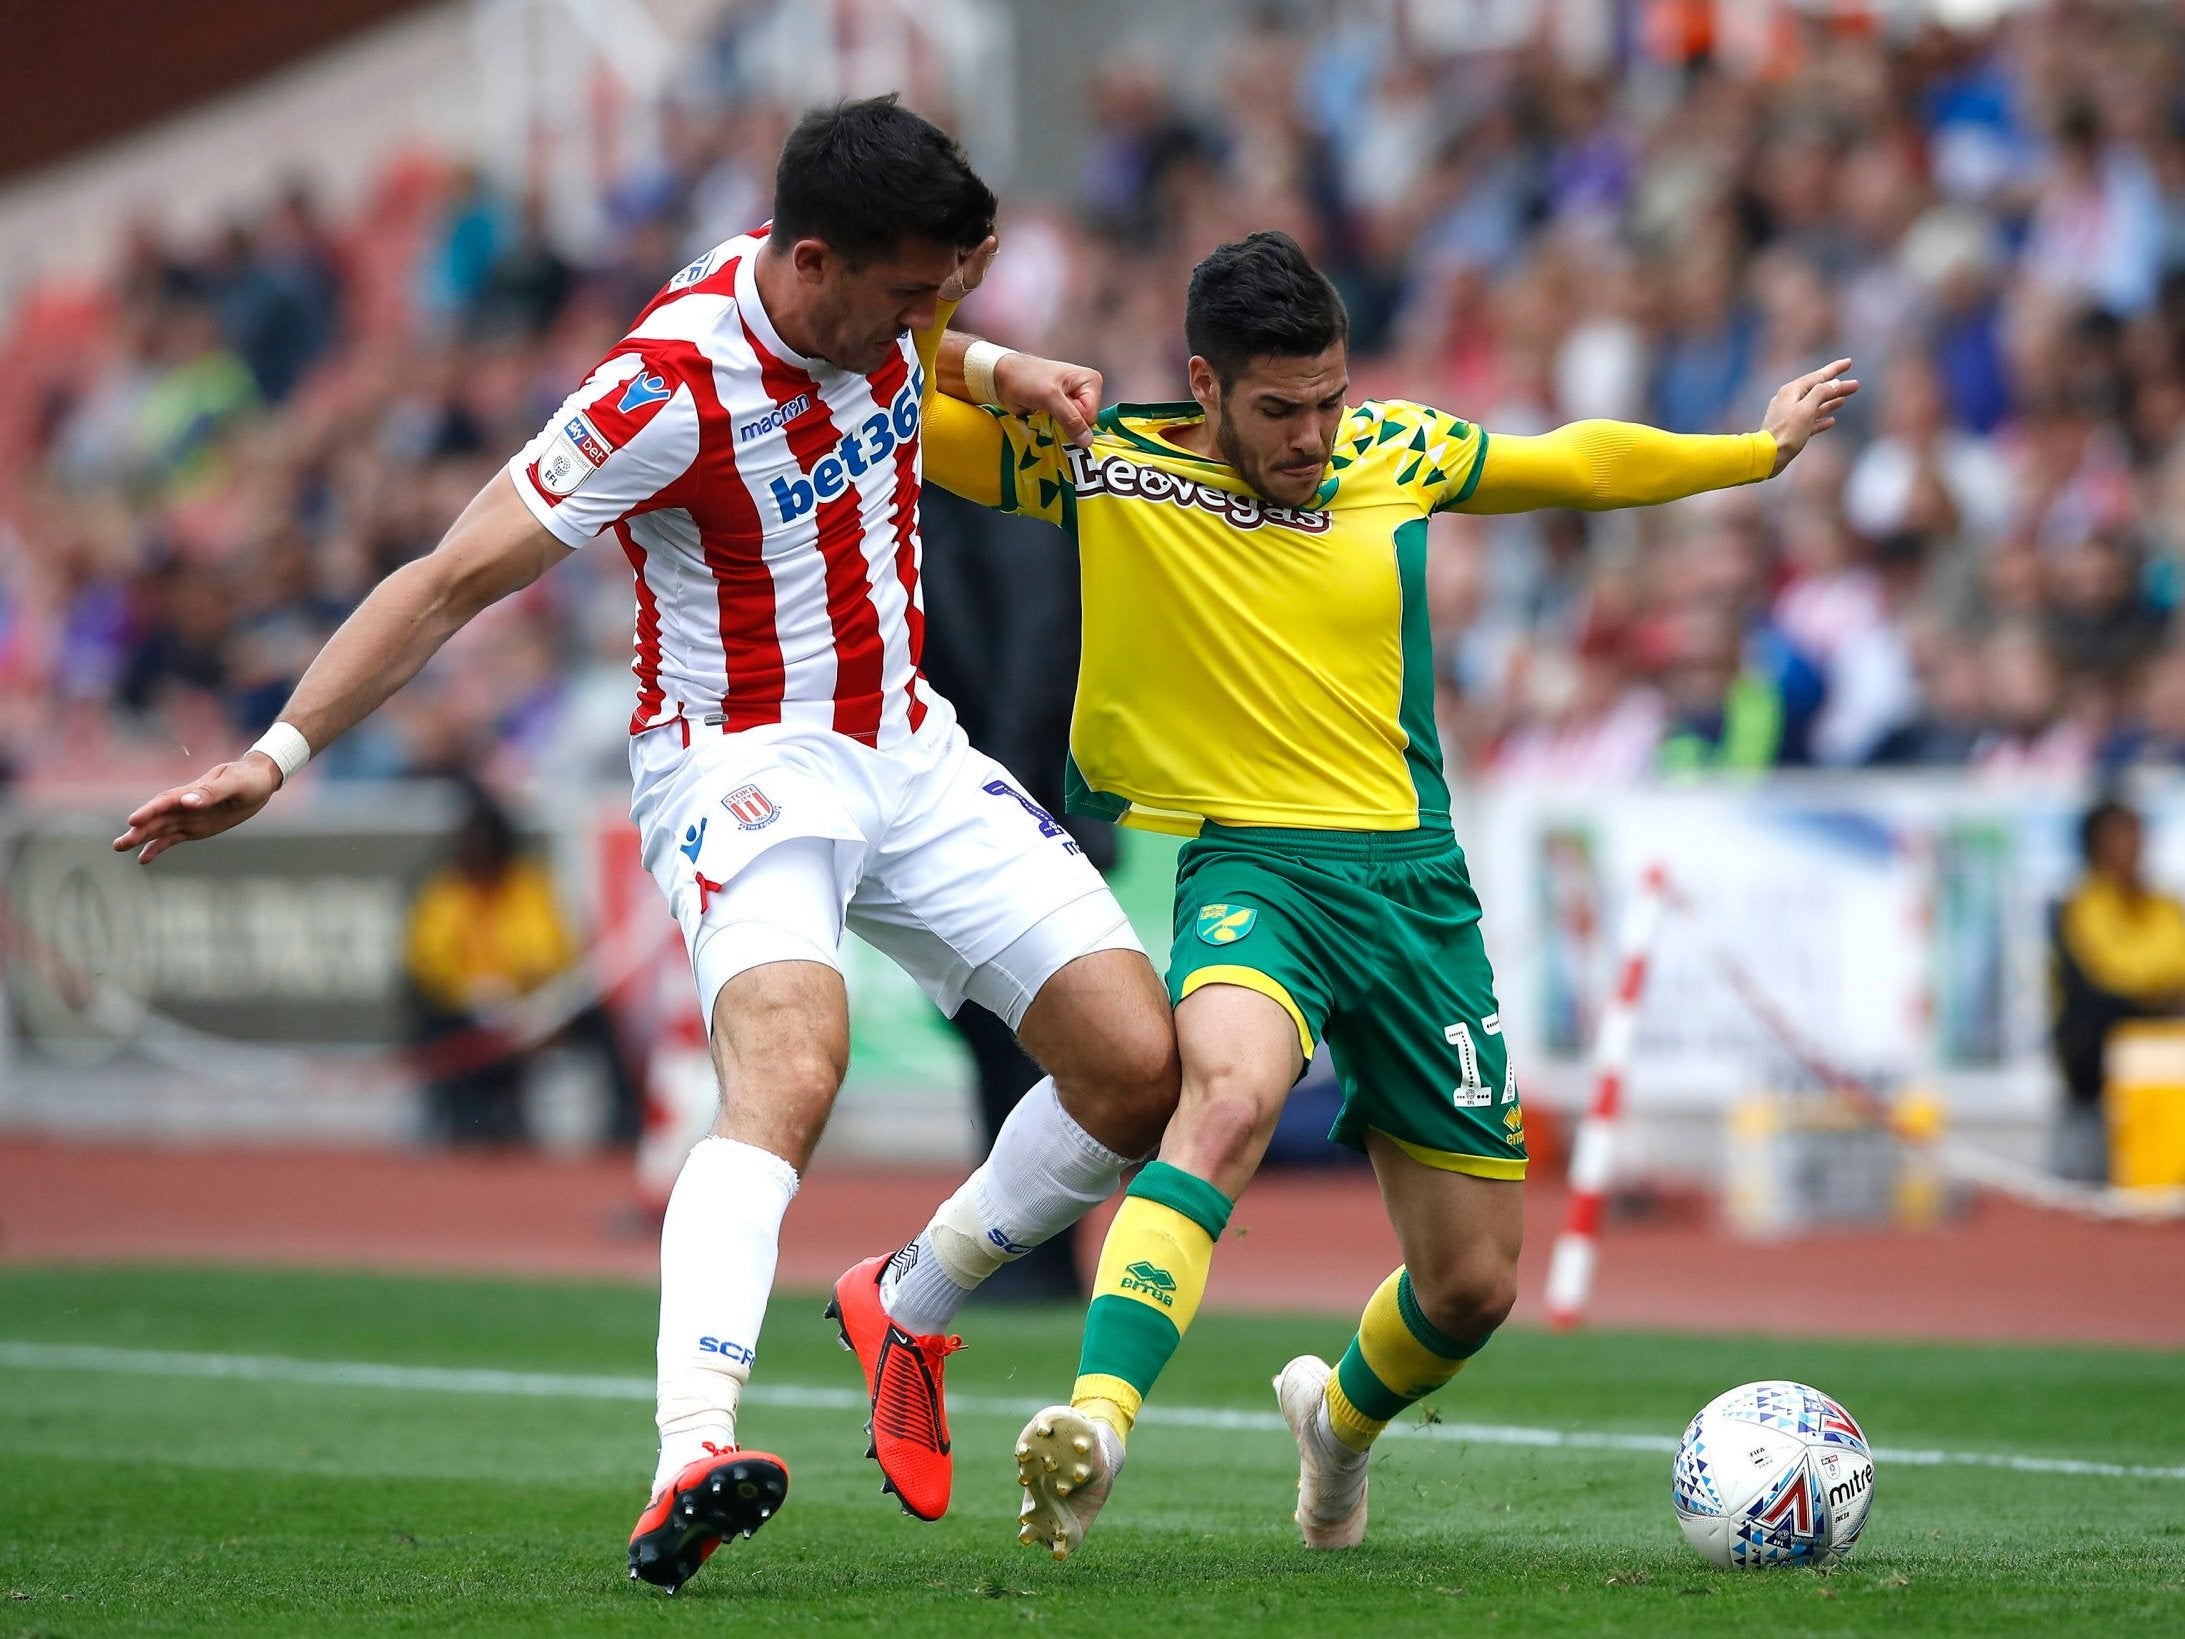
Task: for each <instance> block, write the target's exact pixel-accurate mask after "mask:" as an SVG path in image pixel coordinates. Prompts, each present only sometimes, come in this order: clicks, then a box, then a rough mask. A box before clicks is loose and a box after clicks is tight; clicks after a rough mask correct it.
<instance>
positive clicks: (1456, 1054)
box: [1168, 825, 1525, 1178]
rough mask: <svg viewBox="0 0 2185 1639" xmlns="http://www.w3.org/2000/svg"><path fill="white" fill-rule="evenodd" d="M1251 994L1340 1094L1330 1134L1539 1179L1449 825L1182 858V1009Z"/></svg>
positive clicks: (1172, 968) (1287, 836) (1454, 1164)
mask: <svg viewBox="0 0 2185 1639" xmlns="http://www.w3.org/2000/svg"><path fill="white" fill-rule="evenodd" d="M1210 984H1233V985H1242V986H1243V987H1244V988H1245V989H1247V990H1256V991H1258V992H1259V993H1260V994H1261V995H1263V996H1268V997H1271V998H1272V999H1273V1000H1275V1001H1276V1002H1279V1003H1280V1004H1281V1005H1282V1007H1283V1009H1284V1010H1285V1011H1286V1012H1287V1013H1288V1014H1289V1015H1290V1017H1291V1019H1292V1020H1294V1021H1295V1023H1296V1025H1297V1035H1298V1045H1299V1046H1300V1047H1302V1048H1303V1049H1304V1051H1305V1056H1306V1057H1307V1058H1308V1059H1309V1058H1311V1057H1312V1052H1313V1044H1314V1043H1315V1042H1316V1041H1320V1040H1322V1039H1325V1040H1326V1041H1327V1044H1328V1048H1329V1051H1330V1053H1331V1054H1332V1056H1333V1057H1334V1060H1335V1073H1336V1079H1337V1081H1338V1082H1339V1083H1340V1085H1341V1087H1342V1090H1343V1108H1342V1110H1341V1112H1340V1113H1339V1114H1338V1115H1337V1116H1336V1119H1335V1125H1334V1127H1333V1128H1331V1129H1330V1130H1329V1133H1328V1136H1329V1137H1330V1138H1331V1139H1333V1140H1334V1141H1335V1142H1336V1143H1338V1144H1344V1145H1347V1146H1349V1147H1350V1148H1352V1149H1354V1150H1362V1149H1364V1148H1365V1135H1366V1133H1367V1132H1368V1131H1369V1130H1370V1131H1376V1132H1380V1133H1384V1134H1386V1135H1387V1136H1388V1137H1389V1138H1391V1139H1393V1140H1394V1141H1395V1142H1396V1143H1397V1144H1398V1145H1399V1146H1400V1147H1401V1148H1402V1149H1404V1150H1405V1151H1406V1152H1407V1153H1408V1154H1410V1155H1412V1156H1413V1157H1415V1158H1416V1159H1418V1160H1421V1161H1424V1162H1425V1163H1426V1164H1427V1165H1429V1166H1434V1167H1441V1168H1444V1169H1446V1170H1448V1171H1451V1172H1466V1173H1471V1174H1473V1175H1474V1176H1476V1177H1481V1178H1522V1177H1524V1176H1525V1116H1524V1109H1523V1106H1522V1105H1520V1104H1519V1102H1518V1096H1517V1080H1516V1078H1515V1077H1514V1076H1513V1075H1512V1074H1511V1073H1510V1062H1509V1054H1508V1053H1507V1052H1506V1051H1505V1050H1504V1046H1503V1039H1502V1016H1501V1012H1500V1010H1499V1008H1498V1007H1497V1005H1496V1003H1495V976H1494V971H1493V969H1492V968H1491V967H1489V965H1488V962H1487V949H1486V946H1485V945H1484V944H1482V943H1481V941H1480V936H1479V896H1478V895H1477V894H1475V893H1474V892H1473V891H1472V875H1471V872H1470V871H1469V870H1467V869H1466V868H1465V863H1464V851H1463V850H1462V849H1460V848H1459V847H1458V846H1457V843H1456V839H1455V838H1454V837H1453V836H1451V835H1450V834H1449V833H1448V832H1447V831H1438V830H1421V831H1394V832H1371V831H1305V830H1290V829H1285V828H1276V827H1250V828H1246V827H1233V826H1222V827H1216V826H1213V825H1209V826H1207V827H1206V829H1205V830H1204V831H1203V832H1202V833H1201V834H1200V835H1199V836H1197V837H1195V838H1193V839H1192V840H1191V841H1190V842H1188V843H1186V844H1185V845H1184V848H1183V852H1182V853H1181V854H1180V855H1178V857H1177V862H1176V927H1175V944H1174V946H1173V947H1172V948H1171V950H1170V953H1169V959H1168V993H1169V999H1170V1000H1171V1001H1173V1002H1176V1003H1178V1004H1181V1003H1182V1001H1183V999H1184V998H1185V997H1187V996H1189V995H1190V994H1191V993H1192V992H1193V991H1194V990H1197V989H1198V988H1199V987H1200V986H1202V985H1210Z"/></svg>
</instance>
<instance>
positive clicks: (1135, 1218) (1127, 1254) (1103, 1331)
mask: <svg viewBox="0 0 2185 1639" xmlns="http://www.w3.org/2000/svg"><path fill="white" fill-rule="evenodd" d="M1229 1210H1230V1201H1229V1197H1228V1196H1226V1195H1224V1194H1222V1192H1221V1191H1220V1190H1218V1189H1216V1188H1215V1187H1214V1186H1213V1185H1212V1184H1210V1183H1208V1182H1207V1181H1206V1180H1205V1179H1204V1178H1198V1177H1194V1176H1193V1175H1192V1174H1190V1173H1188V1172H1185V1171H1183V1170H1182V1169H1181V1168H1179V1167H1172V1166H1170V1165H1169V1164H1168V1163H1167V1162H1165V1161H1153V1162H1149V1163H1148V1164H1147V1165H1146V1166H1145V1168H1144V1169H1143V1170H1142V1171H1140V1173H1139V1174H1138V1176H1137V1177H1136V1178H1135V1179H1133V1180H1132V1181H1131V1186H1130V1188H1129V1189H1128V1190H1127V1191H1125V1193H1124V1200H1123V1206H1122V1210H1121V1211H1119V1212H1117V1213H1116V1215H1115V1222H1114V1223H1113V1224H1112V1225H1110V1226H1109V1228H1108V1238H1107V1241H1106V1243H1105V1244H1104V1245H1102V1247H1101V1249H1100V1270H1099V1273H1098V1274H1097V1275H1095V1276H1094V1278H1093V1299H1092V1304H1091V1307H1090V1308H1089V1309H1087V1311H1086V1314H1085V1344H1084V1350H1083V1352H1082V1354H1081V1355H1080V1356H1079V1359H1078V1378H1077V1386H1076V1387H1075V1389H1073V1390H1072V1391H1071V1395H1070V1399H1071V1403H1072V1404H1074V1405H1078V1406H1084V1407H1086V1408H1088V1409H1089V1410H1091V1411H1092V1412H1093V1413H1094V1414H1095V1415H1098V1416H1102V1417H1104V1418H1105V1419H1106V1420H1107V1421H1109V1422H1111V1423H1114V1424H1115V1425H1116V1429H1117V1432H1118V1433H1123V1434H1127V1433H1129V1431H1130V1425H1131V1422H1132V1421H1133V1420H1134V1419H1135V1418H1136V1417H1137V1415H1138V1408H1139V1406H1140V1405H1141V1404H1143V1402H1144V1400H1145V1396H1146V1395H1147V1394H1148V1393H1149V1392H1150V1391H1151V1390H1152V1388H1153V1383H1154V1380H1155V1379H1156V1378H1158V1377H1159V1376H1160V1375H1161V1369H1162V1368H1163V1367H1164V1366H1166V1365H1167V1364H1168V1361H1169V1357H1170V1356H1171V1355H1173V1354H1174V1353H1175V1352H1176V1346H1177V1344H1179V1343H1181V1342H1182V1341H1183V1334H1184V1333H1185V1331H1186V1330H1188V1329H1189V1327H1190V1325H1191V1321H1192V1317H1193V1316H1194V1315H1196V1314H1197V1313H1198V1312H1199V1300H1200V1299H1201V1298H1202V1297H1204V1296H1205V1294H1206V1276H1207V1270H1208V1268H1209V1266H1210V1265H1211V1264H1212V1263H1213V1261H1214V1242H1215V1241H1216V1240H1218V1239H1219V1238H1220V1237H1221V1232H1222V1230H1223V1229H1225V1228H1226V1227H1227V1226H1228V1223H1229Z"/></svg>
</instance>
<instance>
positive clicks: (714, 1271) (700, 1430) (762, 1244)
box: [653, 1138, 797, 1491]
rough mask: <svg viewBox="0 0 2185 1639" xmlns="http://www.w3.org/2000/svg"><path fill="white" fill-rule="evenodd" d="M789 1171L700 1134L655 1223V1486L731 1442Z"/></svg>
mask: <svg viewBox="0 0 2185 1639" xmlns="http://www.w3.org/2000/svg"><path fill="white" fill-rule="evenodd" d="M796 1192H797V1172H796V1168H794V1167H792V1166H791V1165H790V1164H789V1163H788V1162H786V1161H784V1160H783V1159H782V1158H781V1157H780V1156H778V1155H774V1154H771V1153H769V1152H768V1151H766V1150H762V1149H759V1148H757V1147H756V1146H755V1145H751V1144H740V1143H738V1142H736V1141H735V1140H734V1139H729V1138H705V1139H701V1140H700V1141H699V1143H698V1145H697V1147H696V1148H695V1149H693V1150H692V1151H691V1152H690V1155H689V1157H688V1158H687V1159H686V1160H685V1161H684V1162H683V1170H682V1171H681V1172H680V1173H679V1174H677V1176H676V1180H675V1189H674V1192H673V1193H672V1194H670V1195H669V1197H668V1212H667V1218H666V1220H665V1221H664V1222H663V1223H662V1224H661V1226H660V1342H659V1351H658V1358H659V1412H658V1416H657V1418H656V1421H657V1422H658V1423H659V1425H660V1464H659V1467H658V1469H657V1470H656V1471H655V1473H654V1476H653V1489H654V1490H655V1491H657V1490H659V1489H660V1487H661V1486H663V1485H665V1484H667V1482H668V1481H669V1480H671V1479H673V1478H674V1477H675V1475H676V1472H677V1471H678V1470H679V1469H681V1468H682V1467H683V1465H684V1464H686V1463H691V1462H695V1461H697V1459H698V1458H700V1457H702V1456H704V1455H705V1447H706V1446H707V1445H708V1444H712V1445H718V1446H731V1445H734V1444H735V1443H736V1403H737V1401H738V1400H739V1399H740V1398H741V1397H742V1394H743V1386H744V1382H745V1380H746V1379H747V1378H749V1377H750V1375H751V1363H752V1361H753V1359H754V1358H755V1357H756V1354H757V1351H758V1345H759V1327H760V1325H761V1324H762V1323H763V1322H764V1321H765V1319H766V1298H767V1293H768V1292H769V1291H770V1290H771V1289H772V1287H773V1284H774V1258H775V1253H776V1248H777V1242H778V1241H779V1238H780V1235H781V1218H782V1214H783V1213H784V1212H786V1211H787V1210H788V1209H789V1201H790V1197H792V1196H793V1195H795V1194H796Z"/></svg>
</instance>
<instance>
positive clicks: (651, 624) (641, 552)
mask: <svg viewBox="0 0 2185 1639" xmlns="http://www.w3.org/2000/svg"><path fill="white" fill-rule="evenodd" d="M615 539H616V540H618V541H620V542H621V543H622V555H623V556H624V557H625V558H628V559H629V560H630V573H631V574H632V575H634V576H636V577H637V710H636V711H635V712H634V713H632V714H631V717H630V732H631V733H632V734H635V733H636V732H637V731H638V730H639V729H641V728H643V727H644V726H645V724H646V723H648V722H650V721H651V720H652V714H653V713H654V712H656V711H658V710H659V709H660V704H661V701H662V700H663V699H664V698H665V697H664V695H663V694H662V692H661V688H660V599H659V598H658V596H656V595H655V594H654V592H653V589H652V587H651V586H650V585H649V584H648V583H647V582H646V579H645V549H644V548H643V547H641V546H639V545H638V544H637V542H636V541H635V540H633V539H632V538H631V536H630V526H629V525H628V524H627V523H620V522H618V523H617V524H616V525H615Z"/></svg>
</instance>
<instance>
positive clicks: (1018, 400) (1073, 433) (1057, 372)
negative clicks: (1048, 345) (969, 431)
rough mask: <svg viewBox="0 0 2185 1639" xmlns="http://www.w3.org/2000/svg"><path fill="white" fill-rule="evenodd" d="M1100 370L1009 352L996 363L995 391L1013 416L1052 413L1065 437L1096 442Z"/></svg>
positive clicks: (1078, 443)
mask: <svg viewBox="0 0 2185 1639" xmlns="http://www.w3.org/2000/svg"><path fill="white" fill-rule="evenodd" d="M1103 385H1104V383H1103V382H1102V381H1101V378H1100V372H1099V371H1098V370H1095V369H1092V368H1091V367H1090V366H1088V365H1083V364H1065V363H1064V362H1063V361H1062V360H1060V359H1043V358H1041V357H1040V356H1039V355H1038V354H1037V353H1006V354H1004V355H1003V356H1002V358H1001V361H1000V362H999V363H998V364H996V365H995V366H994V394H995V396H996V397H997V398H999V399H1000V400H1001V407H1002V408H1003V409H1005V410H1007V411H1008V412H1009V413H1010V414H1011V415H1042V414H1044V415H1051V416H1053V417H1054V418H1055V425H1056V426H1058V427H1060V428H1061V429H1062V436H1063V437H1064V438H1067V439H1068V440H1069V441H1070V442H1071V443H1073V444H1076V445H1080V446H1084V445H1089V444H1091V443H1092V441H1093V421H1094V418H1096V417H1097V416H1098V415H1099V414H1100V391H1101V388H1102V386H1103Z"/></svg>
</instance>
